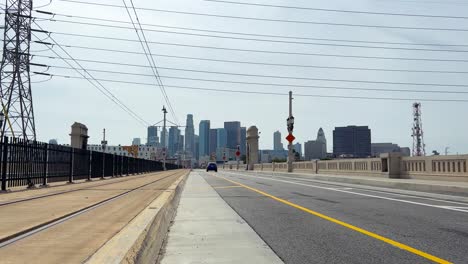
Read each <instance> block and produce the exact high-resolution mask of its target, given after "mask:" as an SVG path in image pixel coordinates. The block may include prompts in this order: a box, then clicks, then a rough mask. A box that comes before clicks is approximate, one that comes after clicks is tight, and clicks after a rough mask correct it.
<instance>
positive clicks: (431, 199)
mask: <svg viewBox="0 0 468 264" xmlns="http://www.w3.org/2000/svg"><path fill="white" fill-rule="evenodd" d="M257 175H258V174H257ZM273 177H275V178H282V179H291V180H300V181H308V182H314V183H318V184H324V185H335V184H329V183H323V182H321V181H316V180H310V179H303V178H296V177H286V176H271V178H273ZM334 189H340V188H339V187H338V188H334ZM343 189H345V188H343ZM349 189H356V190H360V191H364V192H375V193H383V194H388V195H394V196H401V197H411V198H416V199H422V200H428V201H435V202H444V203H452V204H461V205H466V206H468V203H464V202H455V201H448V200H443V199H436V198H429V197H423V196H416V195H411V194H400V193H392V192H389V191H376V190H370V189H364V188H351V187H350V188H349Z"/></svg>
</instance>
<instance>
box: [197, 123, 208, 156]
mask: <svg viewBox="0 0 468 264" xmlns="http://www.w3.org/2000/svg"><path fill="white" fill-rule="evenodd" d="M198 133H199V152H198V155H199V157H205V156H209V155H210V153H209V152H210V120H202V121H200V126H199V130H198Z"/></svg>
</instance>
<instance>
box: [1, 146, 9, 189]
mask: <svg viewBox="0 0 468 264" xmlns="http://www.w3.org/2000/svg"><path fill="white" fill-rule="evenodd" d="M2 145H3V150H2V191H6V190H7V162H8V137H4V138H3V144H2Z"/></svg>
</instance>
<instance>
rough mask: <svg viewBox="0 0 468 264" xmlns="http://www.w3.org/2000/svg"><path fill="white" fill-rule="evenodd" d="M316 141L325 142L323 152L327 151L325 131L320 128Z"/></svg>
mask: <svg viewBox="0 0 468 264" xmlns="http://www.w3.org/2000/svg"><path fill="white" fill-rule="evenodd" d="M317 141H320V142H323V144H325V152H326V151H327V139H326V138H325V132H323V129H322V128H320V129H319V130H318V132H317Z"/></svg>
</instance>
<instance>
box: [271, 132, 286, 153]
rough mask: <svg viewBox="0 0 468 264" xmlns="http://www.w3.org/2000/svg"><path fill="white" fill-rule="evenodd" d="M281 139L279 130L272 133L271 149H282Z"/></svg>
mask: <svg viewBox="0 0 468 264" xmlns="http://www.w3.org/2000/svg"><path fill="white" fill-rule="evenodd" d="M281 141H282V138H281V132H279V131H276V132H275V133H273V150H276V151H279V150H284V147H283V143H282V142H281Z"/></svg>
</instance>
